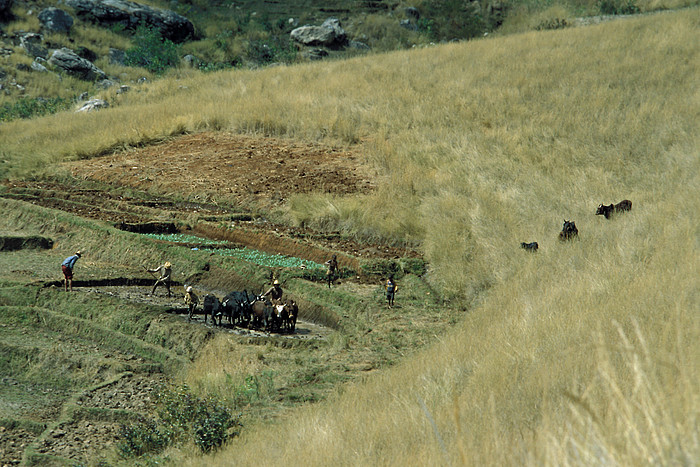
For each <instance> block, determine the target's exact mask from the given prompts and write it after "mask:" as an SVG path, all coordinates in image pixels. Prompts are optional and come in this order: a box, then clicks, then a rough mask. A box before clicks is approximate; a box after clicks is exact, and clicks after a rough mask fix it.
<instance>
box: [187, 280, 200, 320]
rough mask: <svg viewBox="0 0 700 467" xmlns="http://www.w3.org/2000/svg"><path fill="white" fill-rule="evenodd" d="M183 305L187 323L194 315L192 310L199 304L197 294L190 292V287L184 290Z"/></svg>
mask: <svg viewBox="0 0 700 467" xmlns="http://www.w3.org/2000/svg"><path fill="white" fill-rule="evenodd" d="M185 304H186V305H187V311H188V313H187V321H189V320H191V319H192V314H193V313H194V310H195V309H196V308H197V305H198V304H199V297H198V296H197V294H195V293H194V290H192V286H191V285H190V286H188V287H187V289H185Z"/></svg>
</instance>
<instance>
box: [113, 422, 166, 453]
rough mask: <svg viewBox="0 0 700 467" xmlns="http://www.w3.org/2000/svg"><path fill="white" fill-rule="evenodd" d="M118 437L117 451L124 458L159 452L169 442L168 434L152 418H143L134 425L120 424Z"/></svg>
mask: <svg viewBox="0 0 700 467" xmlns="http://www.w3.org/2000/svg"><path fill="white" fill-rule="evenodd" d="M119 438H120V441H119V443H117V451H118V452H119V454H120V455H121V456H122V457H125V458H129V457H141V456H143V455H144V454H148V453H159V452H162V451H163V450H164V449H165V448H166V447H167V446H168V445H169V444H170V439H169V438H168V436H167V435H166V434H165V433H163V432H162V431H161V430H160V428H159V426H158V422H156V421H155V420H153V419H143V420H140V421H138V422H137V423H136V424H134V425H122V427H121V428H120V430H119Z"/></svg>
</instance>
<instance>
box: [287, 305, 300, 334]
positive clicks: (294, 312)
mask: <svg viewBox="0 0 700 467" xmlns="http://www.w3.org/2000/svg"><path fill="white" fill-rule="evenodd" d="M297 316H299V306H297V302H295V301H294V300H290V301H289V330H290V331H291V332H294V329H295V328H296V326H297Z"/></svg>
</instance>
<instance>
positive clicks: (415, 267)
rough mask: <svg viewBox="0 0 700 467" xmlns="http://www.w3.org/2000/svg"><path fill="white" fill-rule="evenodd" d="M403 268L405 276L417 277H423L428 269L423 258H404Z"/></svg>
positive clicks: (402, 261) (402, 260)
mask: <svg viewBox="0 0 700 467" xmlns="http://www.w3.org/2000/svg"><path fill="white" fill-rule="evenodd" d="M401 267H402V268H403V272H404V273H405V274H413V275H415V276H422V275H423V274H425V271H426V269H427V268H426V264H425V261H424V260H422V259H421V258H402V259H401Z"/></svg>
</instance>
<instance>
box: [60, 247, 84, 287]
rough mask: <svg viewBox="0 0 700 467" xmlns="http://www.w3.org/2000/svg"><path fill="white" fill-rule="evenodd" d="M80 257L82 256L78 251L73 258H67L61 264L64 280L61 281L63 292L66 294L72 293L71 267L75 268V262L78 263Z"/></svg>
mask: <svg viewBox="0 0 700 467" xmlns="http://www.w3.org/2000/svg"><path fill="white" fill-rule="evenodd" d="M82 255H83V254H82V253H81V252H80V250H78V251H76V252H75V254H74V255H73V256H69V257H68V258H66V259H64V260H63V262H62V263H61V270H62V271H63V277H64V278H65V279H64V281H63V282H64V290H65V291H66V292H68V291H69V290H70V291H71V292H72V291H73V267H74V266H75V262H76V261H78V259H79V258H80V257H81V256H82Z"/></svg>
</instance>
